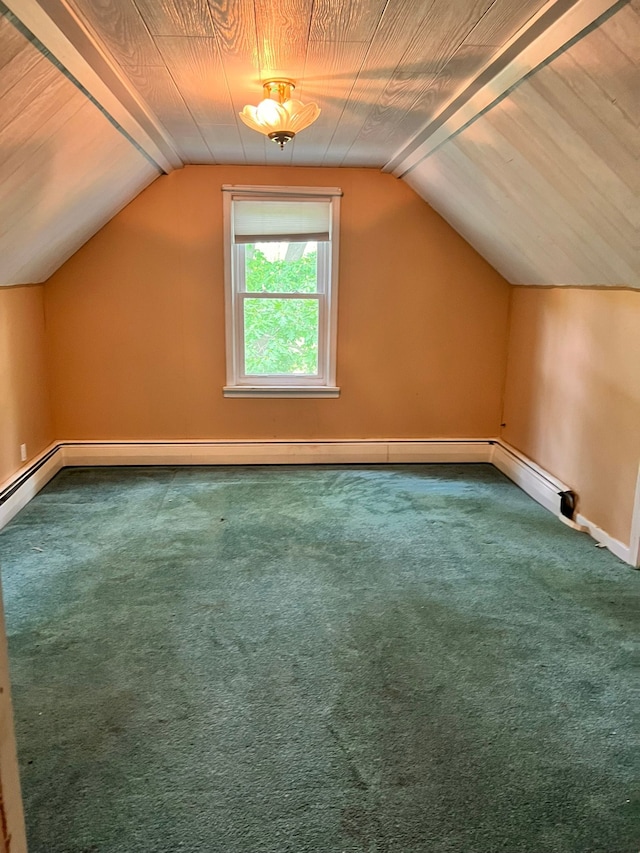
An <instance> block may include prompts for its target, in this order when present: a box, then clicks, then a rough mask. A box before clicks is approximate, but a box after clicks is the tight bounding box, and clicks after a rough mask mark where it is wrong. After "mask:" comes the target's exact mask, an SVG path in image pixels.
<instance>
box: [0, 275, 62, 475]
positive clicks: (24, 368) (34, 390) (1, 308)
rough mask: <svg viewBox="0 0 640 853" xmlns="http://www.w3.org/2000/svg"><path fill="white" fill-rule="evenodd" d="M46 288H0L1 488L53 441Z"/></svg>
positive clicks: (38, 286) (40, 286) (39, 286)
mask: <svg viewBox="0 0 640 853" xmlns="http://www.w3.org/2000/svg"><path fill="white" fill-rule="evenodd" d="M43 290H44V288H43V286H42V285H37V286H29V287H0V484H2V483H3V482H4V481H5V480H7V479H8V478H9V477H11V475H12V474H14V473H15V472H16V471H17V470H18V469H19V468H21V467H22V466H23V465H24V464H25V463H24V462H21V461H20V445H21V444H26V445H27V454H28V457H29V459H31V458H32V457H34V456H36V455H37V454H38V453H39V452H40V451H41V450H43V449H44V448H45V447H46V446H47V445H48V444H50V443H51V441H52V440H53V429H52V423H51V413H50V406H49V392H48V388H47V376H46V369H45V346H44V340H45V338H44V304H43Z"/></svg>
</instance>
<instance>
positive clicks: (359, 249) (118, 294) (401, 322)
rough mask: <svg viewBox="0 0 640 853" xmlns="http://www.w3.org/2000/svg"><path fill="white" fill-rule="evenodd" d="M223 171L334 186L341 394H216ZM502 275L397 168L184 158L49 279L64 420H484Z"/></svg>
mask: <svg viewBox="0 0 640 853" xmlns="http://www.w3.org/2000/svg"><path fill="white" fill-rule="evenodd" d="M224 183H231V184H233V183H238V184H242V183H245V184H247V183H255V184H279V185H295V184H298V185H316V186H339V187H341V188H342V189H343V191H344V198H343V200H342V210H341V242H340V249H341V256H340V283H339V320H338V384H339V385H340V386H341V387H342V394H341V397H340V398H339V399H336V400H322V399H294V400H282V399H276V400H272V399H228V398H223V396H222V386H223V385H224V383H225V345H224V286H223V243H222V197H221V191H220V188H221V185H222V184H224ZM508 290H509V288H508V285H507V284H506V282H505V281H504V279H503V278H501V276H500V275H498V274H497V273H496V272H495V271H494V270H493V269H492V268H491V267H490V266H489V265H488V264H487V263H486V262H485V261H483V260H482V259H481V258H480V256H479V255H478V254H477V253H476V252H475V251H474V250H473V249H472V248H471V247H470V246H469V245H468V244H467V243H465V241H464V240H463V239H462V238H461V237H459V236H458V235H457V234H456V233H455V232H454V231H453V230H452V229H451V228H450V226H449V225H447V223H445V222H444V220H443V219H441V218H440V216H438V214H436V213H435V212H434V211H433V210H432V209H431V208H430V207H428V205H426V204H425V203H424V202H423V201H422V200H421V199H420V198H419V197H418V196H417V195H415V193H414V192H413V191H412V190H411V189H409V187H407V186H406V185H405V184H404V183H402V182H400V181H397V180H395V179H394V178H392V177H391V176H389V175H383V174H381V173H379V172H377V171H374V170H368V169H306V168H286V167H285V168H282V167H269V168H264V167H230V166H189V167H187V168H185V169H184V170H182V171H178V172H174V173H172V174H170V175H168V176H165V177H162V178H159V179H158V180H157V181H156V182H155V183H154V184H152V185H151V186H150V187H149V188H148V189H147V190H145V191H144V192H143V193H142V194H141V195H140V196H138V198H137V199H135V200H134V201H133V202H132V203H131V204H130V205H129V206H128V207H127V208H125V209H124V210H123V211H122V212H121V213H119V214H118V215H117V216H116V217H115V218H114V219H113V220H112V221H111V222H110V223H109V224H108V225H106V226H105V227H104V228H103V229H102V230H101V231H100V232H99V233H98V234H97V235H96V236H95V237H94V238H93V239H92V240H90V241H89V243H88V244H86V245H85V246H84V247H83V248H82V249H81V250H80V251H79V252H77V253H76V254H75V255H74V256H73V257H72V258H71V259H70V260H69V261H67V263H66V264H65V265H64V266H63V267H62V268H61V269H60V270H59V271H58V272H57V273H56V274H55V275H54V276H53V277H52V278H51V279H50V280H49V281H48V282H47V283H46V286H45V291H46V314H47V330H48V345H49V358H50V367H51V377H52V398H53V400H54V413H55V414H54V417H55V430H56V435H57V437H58V438H60V439H170V438H205V439H206V438H209V439H215V438H224V439H237V438H255V439H270V438H299V439H310V438H365V437H377V438H384V437H387V438H394V437H428V436H481V437H486V436H493V435H495V434H496V433H497V431H498V429H499V423H500V405H501V394H502V384H503V376H504V369H505V357H506V336H507V309H508Z"/></svg>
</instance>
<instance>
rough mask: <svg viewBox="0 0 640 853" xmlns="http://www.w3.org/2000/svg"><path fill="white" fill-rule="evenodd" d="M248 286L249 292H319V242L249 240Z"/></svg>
mask: <svg viewBox="0 0 640 853" xmlns="http://www.w3.org/2000/svg"><path fill="white" fill-rule="evenodd" d="M245 287H246V289H247V291H248V292H249V293H316V292H317V290H318V244H317V243H311V242H308V243H247V244H246V246H245Z"/></svg>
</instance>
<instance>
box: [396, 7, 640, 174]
mask: <svg viewBox="0 0 640 853" xmlns="http://www.w3.org/2000/svg"><path fill="white" fill-rule="evenodd" d="M628 2H629V0H549V2H548V3H547V4H546V5H545V6H543V7H542V9H540V11H539V12H538V13H537V14H536V15H534V16H533V17H532V18H531V19H530V20H529V21H528V22H527V24H526V25H525V26H524V27H523V28H522V29H521V30H519V32H518V33H516V34H515V36H514V37H513V38H512V39H510V41H508V42H507V43H506V44H505V45H504V47H503V48H501V50H500V51H499V53H497V54H495V55H494V56H493V57H492V58H491V60H490V62H489V63H488V64H487V65H486V66H485V67H484V68H483V69H481V71H480V72H479V74H478V75H477V76H476V77H475V78H474V80H473V81H472V82H471V83H469V84H468V85H467V86H465V88H464V89H463V90H462V91H461V92H458V94H457V95H455V96H454V97H453V98H452V99H451V100H450V101H449V102H448V103H447V104H446V105H445V106H444V108H443V109H442V110H441V111H440V113H439V114H438V116H437V117H436V118H435V119H433V120H432V121H430V122H429V123H428V124H426V125H425V126H424V127H423V128H422V130H420V131H419V132H418V133H417V134H416V135H415V136H414V137H413V139H412V140H411V141H410V142H409V143H408V144H407V145H405V146H403V147H402V149H401V150H400V151H398V152H397V153H396V154H395V156H394V157H392V159H391V160H389V162H388V163H387V164H386V166H384V168H383V170H382V171H383V172H392V173H393V174H394V175H395V176H396V177H398V178H401V177H402V176H403V175H406V174H407V172H410V171H411V170H412V169H413V168H415V167H416V166H417V165H418V163H420V162H421V161H422V160H424V159H425V158H426V157H428V156H429V155H430V154H433V152H434V151H435V150H436V149H437V148H439V147H440V146H441V145H443V143H445V142H446V141H447V140H448V139H451V137H452V136H454V135H455V134H456V133H459V132H460V131H461V130H463V129H464V128H465V127H466V126H467V125H469V124H471V122H473V121H474V120H475V119H476V118H478V117H479V116H480V115H482V113H484V112H486V110H488V109H489V108H490V107H491V106H492V105H493V104H495V103H496V101H498V100H499V99H500V98H502V97H503V96H504V95H505V94H507V93H508V92H509V91H510V90H511V89H512V88H513V87H514V86H516V85H517V84H518V83H519V82H520V81H521V80H523V79H524V78H525V77H526V76H527V75H528V74H531V72H532V71H534V70H535V69H536V68H539V67H540V66H541V65H543V64H544V63H546V62H548V61H549V60H550V59H551V58H552V57H553V56H554V55H555V54H556V53H557V52H558V51H559V50H561V49H562V48H564V47H565V46H566V45H567V44H569V43H570V42H572V41H574V40H575V39H577V38H579V37H582V36H583V35H586V32H587V31H589V30H591V29H593V27H595V26H596V25H597V23H598V22H599V21H600V20H601V19H602V18H603V17H604V16H609V15H611V14H613V13H614V12H616V11H617V10H618V9H620V8H622V7H623V6H625V5H626V4H627V3H628Z"/></svg>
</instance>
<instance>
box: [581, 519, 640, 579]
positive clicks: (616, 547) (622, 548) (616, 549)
mask: <svg viewBox="0 0 640 853" xmlns="http://www.w3.org/2000/svg"><path fill="white" fill-rule="evenodd" d="M576 521H577V522H578V524H581V525H582V526H584V527H586V529H587V532H588V533H589V535H590V536H591V537H592V538H593V539H595V540H596V542H599V543H600V544H601V545H604V547H605V548H607V549H608V550H609V551H611V553H612V554H615V556H616V557H619V558H620V559H621V560H624V562H625V563H628V564H629V565H630V566H634V567H635V566H636V565H637V563H634V562H632V555H631V547H630V546H628V545H625V544H624V543H622V542H620V540H619V539H614V538H613V536H610V535H609V534H608V533H607V531H606V530H603V529H602V528H601V527H598V525H597V524H594V523H593V522H592V521H589V519H588V518H585V517H584V515H582V514H581V513H578V514H577V516H576Z"/></svg>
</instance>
